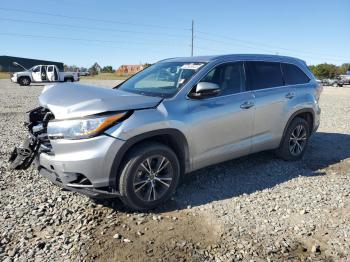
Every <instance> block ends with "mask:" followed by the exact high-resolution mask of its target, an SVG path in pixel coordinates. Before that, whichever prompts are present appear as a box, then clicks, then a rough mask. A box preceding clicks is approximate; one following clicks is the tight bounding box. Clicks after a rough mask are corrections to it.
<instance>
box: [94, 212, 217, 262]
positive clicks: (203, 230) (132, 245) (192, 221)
mask: <svg viewBox="0 0 350 262" xmlns="http://www.w3.org/2000/svg"><path fill="white" fill-rule="evenodd" d="M111 220H113V217H111ZM220 232H221V230H220V228H219V227H218V225H217V224H216V223H215V222H214V221H212V220H211V219H210V218H209V217H207V216H206V215H204V214H203V215H200V214H198V213H196V214H195V213H194V212H191V211H181V212H169V213H164V214H162V215H145V214H138V215H135V214H133V215H121V216H119V217H118V219H117V220H115V221H114V222H113V223H112V224H107V225H102V226H100V227H99V228H97V229H96V230H95V232H94V233H93V236H92V239H98V240H97V241H96V242H95V243H90V247H91V248H90V249H89V253H90V255H89V256H88V257H92V259H91V260H90V261H92V260H93V261H202V260H203V259H204V258H205V257H206V256H207V254H208V253H207V251H206V250H208V249H209V250H210V249H211V248H212V247H215V246H216V245H217V243H218V241H219V237H220ZM92 241H94V240H92Z"/></svg>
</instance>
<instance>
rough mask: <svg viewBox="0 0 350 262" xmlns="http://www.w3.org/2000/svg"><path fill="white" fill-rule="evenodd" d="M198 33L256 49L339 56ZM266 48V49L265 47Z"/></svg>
mask: <svg viewBox="0 0 350 262" xmlns="http://www.w3.org/2000/svg"><path fill="white" fill-rule="evenodd" d="M197 32H198V33H200V34H203V35H208V36H214V37H218V38H222V39H227V40H230V41H233V42H239V43H242V45H243V44H245V45H247V46H252V48H256V49H262V48H261V47H260V46H265V47H268V48H272V49H273V50H274V52H276V49H279V50H284V51H289V52H292V53H303V54H312V55H321V56H330V57H332V58H333V57H338V58H341V57H340V56H334V55H332V54H325V53H316V52H310V51H302V50H296V49H289V48H285V47H278V46H273V45H268V44H266V43H261V42H253V41H247V40H242V39H238V38H233V37H228V36H223V35H219V34H213V33H207V32H203V31H197ZM197 38H202V37H197ZM202 39H203V40H208V41H215V42H222V43H226V42H223V41H220V40H217V39H215V40H214V39H209V38H202ZM265 50H267V49H265Z"/></svg>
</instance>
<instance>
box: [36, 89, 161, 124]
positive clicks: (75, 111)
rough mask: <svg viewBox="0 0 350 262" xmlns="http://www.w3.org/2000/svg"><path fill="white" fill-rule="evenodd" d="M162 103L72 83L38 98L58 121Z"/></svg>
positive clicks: (116, 91)
mask: <svg viewBox="0 0 350 262" xmlns="http://www.w3.org/2000/svg"><path fill="white" fill-rule="evenodd" d="M161 100H162V98H160V97H151V96H143V95H138V94H133V93H128V92H124V91H121V90H118V89H108V88H102V87H95V86H88V85H79V84H72V83H64V84H57V85H53V86H47V87H45V89H44V91H43V92H42V94H41V95H40V96H39V103H40V105H41V106H43V107H46V108H48V109H49V110H50V111H51V112H52V113H53V114H54V116H55V119H67V118H75V117H83V116H88V115H94V114H98V113H104V112H110V111H123V110H132V109H142V108H150V107H155V106H157V105H158V104H159V103H160V102H161Z"/></svg>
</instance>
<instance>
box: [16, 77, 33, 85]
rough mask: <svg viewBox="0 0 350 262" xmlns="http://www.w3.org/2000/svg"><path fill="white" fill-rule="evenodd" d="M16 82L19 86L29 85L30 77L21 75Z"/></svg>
mask: <svg viewBox="0 0 350 262" xmlns="http://www.w3.org/2000/svg"><path fill="white" fill-rule="evenodd" d="M18 83H19V84H20V85H21V86H29V85H30V83H31V81H30V78H29V77H21V78H20V79H19V80H18Z"/></svg>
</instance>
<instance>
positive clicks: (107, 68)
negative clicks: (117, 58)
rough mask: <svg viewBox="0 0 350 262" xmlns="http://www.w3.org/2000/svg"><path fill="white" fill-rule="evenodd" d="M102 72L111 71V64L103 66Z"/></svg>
mask: <svg viewBox="0 0 350 262" xmlns="http://www.w3.org/2000/svg"><path fill="white" fill-rule="evenodd" d="M101 72H102V73H113V72H114V69H113V67H112V66H105V67H103V68H102V70H101Z"/></svg>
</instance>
